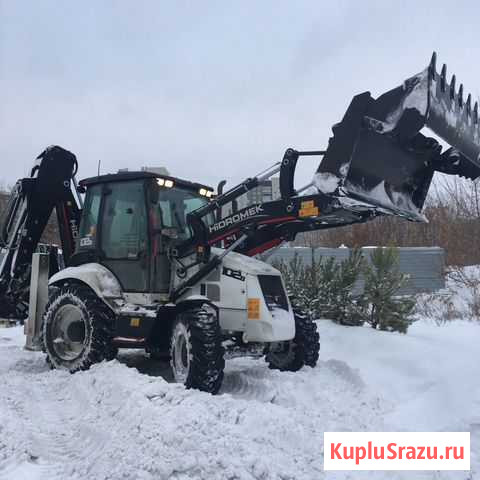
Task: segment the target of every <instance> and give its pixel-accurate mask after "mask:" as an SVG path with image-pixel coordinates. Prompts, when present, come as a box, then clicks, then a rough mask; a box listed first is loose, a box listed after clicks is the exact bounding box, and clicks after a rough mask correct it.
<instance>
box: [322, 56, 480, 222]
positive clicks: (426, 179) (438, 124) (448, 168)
mask: <svg viewBox="0 0 480 480" xmlns="http://www.w3.org/2000/svg"><path fill="white" fill-rule="evenodd" d="M446 71H447V68H446V66H444V67H443V68H442V71H441V73H440V74H438V73H437V71H436V54H435V53H434V54H433V56H432V60H431V62H430V64H429V66H428V67H427V68H426V69H425V70H423V71H422V72H420V73H419V74H418V75H414V76H413V77H411V78H409V79H407V80H406V81H405V82H404V83H403V84H402V85H401V86H399V87H396V88H394V89H393V90H390V91H388V92H386V93H384V94H383V95H381V96H380V97H379V98H377V99H374V98H372V96H371V95H370V92H365V93H362V94H360V95H357V96H355V97H354V98H353V100H352V102H351V103H350V105H349V107H348V109H347V111H346V113H345V115H344V117H343V119H342V121H341V122H340V123H338V124H337V125H335V126H334V127H333V137H332V138H331V139H330V141H329V146H328V149H327V152H326V154H325V157H324V159H323V161H322V163H321V164H320V166H319V168H318V170H317V175H316V184H317V187H318V189H319V190H320V191H322V192H324V193H332V194H335V195H337V196H344V197H349V198H351V199H354V200H359V201H363V202H366V203H368V204H371V205H372V206H375V207H378V208H381V209H383V211H384V212H385V213H390V214H394V215H400V216H404V217H406V218H408V219H410V220H422V219H423V217H422V215H421V209H422V207H423V204H424V202H425V198H426V195H427V192H428V188H429V186H430V183H431V180H432V177H433V174H434V172H435V171H439V172H443V173H448V174H454V175H460V176H464V177H467V178H471V179H475V178H477V177H478V176H479V175H480V161H479V154H480V133H479V125H478V104H475V106H474V107H473V109H472V108H471V95H469V96H468V98H467V101H466V102H464V100H463V86H460V88H459V90H458V92H457V91H456V90H455V76H453V78H452V81H451V83H450V84H448V83H447V81H446ZM423 127H428V128H429V129H431V130H432V131H433V132H434V133H436V134H437V135H439V136H440V137H442V139H443V140H445V141H446V142H447V143H449V144H450V145H451V147H452V148H450V149H448V150H446V151H445V152H442V147H441V146H440V145H439V143H438V142H437V141H436V140H435V139H433V138H429V137H426V136H424V135H423V134H422V133H420V130H422V128H423Z"/></svg>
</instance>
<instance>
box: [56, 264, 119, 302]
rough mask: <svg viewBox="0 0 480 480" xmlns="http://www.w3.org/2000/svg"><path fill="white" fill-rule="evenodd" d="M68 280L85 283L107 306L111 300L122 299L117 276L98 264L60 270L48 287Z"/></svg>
mask: <svg viewBox="0 0 480 480" xmlns="http://www.w3.org/2000/svg"><path fill="white" fill-rule="evenodd" d="M66 280H77V281H80V282H83V283H85V284H86V285H88V286H89V287H90V288H91V289H92V290H93V291H94V292H95V293H96V294H97V296H98V298H100V299H102V300H103V301H104V302H105V303H107V304H108V300H109V299H113V298H122V287H121V286H120V283H119V282H118V280H117V278H116V277H115V275H114V274H113V273H112V272H111V271H110V270H108V268H105V267H104V266H103V265H100V264H98V263H86V264H84V265H80V266H78V267H68V268H65V269H63V270H60V271H59V272H58V273H56V274H55V275H53V276H52V277H51V278H50V280H49V281H48V285H49V286H50V285H57V284H59V283H63V282H64V281H66Z"/></svg>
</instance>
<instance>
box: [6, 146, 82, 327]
mask: <svg viewBox="0 0 480 480" xmlns="http://www.w3.org/2000/svg"><path fill="white" fill-rule="evenodd" d="M76 171H77V160H76V158H75V155H73V153H71V152H69V151H67V150H64V149H63V148H61V147H57V146H53V147H49V148H47V149H46V150H45V151H44V152H42V153H41V154H40V155H39V156H38V157H37V162H36V164H35V166H34V167H33V169H32V171H31V173H30V176H29V177H27V178H22V179H20V180H18V181H17V183H16V184H15V187H14V188H13V191H12V193H11V195H10V199H9V202H8V204H7V208H6V209H5V211H4V212H3V215H2V221H1V226H0V246H1V248H2V249H3V253H4V255H3V258H2V261H1V265H0V316H3V317H13V318H24V317H25V315H26V312H27V310H28V289H29V281H30V265H31V261H32V254H33V253H34V252H35V250H36V248H37V246H38V243H39V241H40V238H41V236H42V233H43V231H44V230H45V226H46V224H47V222H48V220H49V218H50V216H51V214H52V212H53V210H54V209H55V210H56V215H57V220H58V227H59V233H60V241H61V249H62V254H63V259H64V261H65V263H68V260H69V258H70V256H71V255H72V253H73V251H74V248H75V237H76V236H77V231H78V223H79V220H80V213H81V201H80V198H79V197H78V195H77V192H76V188H75V173H76ZM51 273H52V274H53V273H55V272H51Z"/></svg>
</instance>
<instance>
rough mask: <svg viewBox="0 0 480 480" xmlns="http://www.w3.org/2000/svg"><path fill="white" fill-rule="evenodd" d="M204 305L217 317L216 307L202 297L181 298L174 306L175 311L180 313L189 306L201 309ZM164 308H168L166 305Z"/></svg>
mask: <svg viewBox="0 0 480 480" xmlns="http://www.w3.org/2000/svg"><path fill="white" fill-rule="evenodd" d="M205 304H207V305H208V306H209V307H211V308H212V309H213V310H215V313H216V314H217V316H218V307H217V306H216V305H215V304H214V303H213V302H212V301H211V300H210V299H209V298H207V297H205V296H204V295H190V296H189V297H185V298H182V299H181V300H180V301H179V302H177V303H176V304H175V311H176V312H181V311H182V310H186V309H188V308H190V307H191V306H195V307H201V306H202V305H205ZM166 306H168V304H167V305H166Z"/></svg>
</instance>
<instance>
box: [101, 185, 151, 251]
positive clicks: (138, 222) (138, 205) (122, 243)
mask: <svg viewBox="0 0 480 480" xmlns="http://www.w3.org/2000/svg"><path fill="white" fill-rule="evenodd" d="M146 245H147V216H146V207H145V194H144V188H143V182H141V181H139V182H115V183H111V184H108V191H107V194H106V195H105V199H104V207H103V221H102V251H103V253H104V254H105V257H106V258H109V259H137V258H138V257H139V255H140V254H141V253H143V252H145V251H146Z"/></svg>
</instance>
